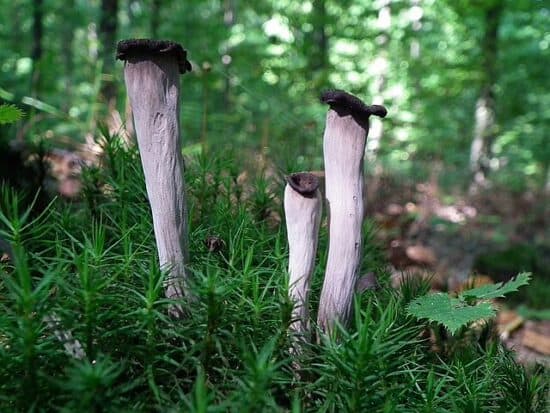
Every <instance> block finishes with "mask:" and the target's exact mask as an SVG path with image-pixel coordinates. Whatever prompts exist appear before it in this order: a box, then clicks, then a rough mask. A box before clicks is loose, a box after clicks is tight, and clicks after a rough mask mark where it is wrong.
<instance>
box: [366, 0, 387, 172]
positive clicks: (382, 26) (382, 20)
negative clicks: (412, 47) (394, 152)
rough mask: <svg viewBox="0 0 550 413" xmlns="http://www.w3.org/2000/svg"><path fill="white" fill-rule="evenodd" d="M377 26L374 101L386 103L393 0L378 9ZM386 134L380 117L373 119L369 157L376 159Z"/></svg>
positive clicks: (384, 2) (371, 159)
mask: <svg viewBox="0 0 550 413" xmlns="http://www.w3.org/2000/svg"><path fill="white" fill-rule="evenodd" d="M377 27H378V29H379V30H380V31H381V34H380V35H379V36H378V50H379V53H378V57H377V58H376V59H375V63H374V66H375V68H376V71H377V73H376V76H375V78H374V82H373V87H372V96H373V102H374V103H375V104H378V105H382V104H384V91H385V90H386V84H387V80H388V72H389V66H390V62H389V59H388V45H389V43H390V32H391V0H384V1H383V3H382V5H381V7H380V10H379V11H378V19H377ZM383 135H384V125H383V123H382V121H381V120H380V119H373V120H372V122H371V125H370V133H369V141H368V142H367V158H368V159H369V161H375V160H376V157H377V155H378V150H379V149H380V142H381V141H382V136H383Z"/></svg>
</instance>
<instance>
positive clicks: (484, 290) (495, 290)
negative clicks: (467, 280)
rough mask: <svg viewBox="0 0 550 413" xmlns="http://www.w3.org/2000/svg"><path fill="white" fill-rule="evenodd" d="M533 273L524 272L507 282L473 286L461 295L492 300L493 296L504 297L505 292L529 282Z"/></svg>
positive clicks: (466, 298)
mask: <svg viewBox="0 0 550 413" xmlns="http://www.w3.org/2000/svg"><path fill="white" fill-rule="evenodd" d="M530 279H531V273H529V272H522V273H520V274H518V275H517V277H516V278H514V279H512V280H510V281H508V282H507V283H506V284H503V283H497V284H488V285H482V286H481V287H477V288H472V289H471V290H466V291H463V292H462V294H461V295H460V298H461V299H462V300H470V299H475V300H490V299H493V298H501V297H504V295H505V294H508V293H511V292H514V291H517V290H518V288H519V287H521V286H523V285H527V284H529V280H530Z"/></svg>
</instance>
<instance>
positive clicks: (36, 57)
mask: <svg viewBox="0 0 550 413" xmlns="http://www.w3.org/2000/svg"><path fill="white" fill-rule="evenodd" d="M32 4H33V11H32V52H31V59H32V74H31V94H32V96H35V97H36V96H37V95H38V94H39V93H40V88H41V73H40V70H41V67H40V66H41V60H42V54H43V51H44V50H43V47H42V40H43V37H44V1H43V0H33V3H32Z"/></svg>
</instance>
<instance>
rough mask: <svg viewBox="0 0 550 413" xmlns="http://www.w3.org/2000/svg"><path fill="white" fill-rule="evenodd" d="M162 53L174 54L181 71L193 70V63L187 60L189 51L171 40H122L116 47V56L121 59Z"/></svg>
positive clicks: (166, 54)
mask: <svg viewBox="0 0 550 413" xmlns="http://www.w3.org/2000/svg"><path fill="white" fill-rule="evenodd" d="M161 55H164V56H168V55H173V56H174V57H175V58H176V60H177V62H178V67H179V71H180V73H185V72H190V71H191V63H189V61H188V60H187V51H186V50H185V49H184V48H183V47H182V46H181V45H180V44H179V43H175V42H172V41H169V40H151V39H128V40H121V41H120V42H118V45H117V49H116V58H117V59H119V60H129V59H131V58H145V57H150V56H161Z"/></svg>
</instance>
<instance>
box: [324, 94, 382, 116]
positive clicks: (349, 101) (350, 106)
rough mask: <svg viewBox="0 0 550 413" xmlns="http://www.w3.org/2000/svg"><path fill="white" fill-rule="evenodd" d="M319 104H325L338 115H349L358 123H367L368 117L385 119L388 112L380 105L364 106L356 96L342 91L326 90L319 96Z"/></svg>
mask: <svg viewBox="0 0 550 413" xmlns="http://www.w3.org/2000/svg"><path fill="white" fill-rule="evenodd" d="M321 102H323V103H326V104H327V105H329V106H330V107H331V109H333V110H335V111H336V112H338V113H341V114H343V115H345V114H350V115H352V116H353V117H354V118H356V119H357V120H358V121H361V123H362V122H368V119H369V116H370V115H376V116H380V117H381V118H383V117H385V116H386V114H387V113H388V111H387V110H386V108H385V107H384V106H381V105H371V106H369V105H365V103H364V102H363V101H362V100H361V99H359V98H358V97H356V96H353V95H351V94H349V93H347V92H344V91H343V90H327V91H325V92H323V93H322V94H321Z"/></svg>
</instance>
